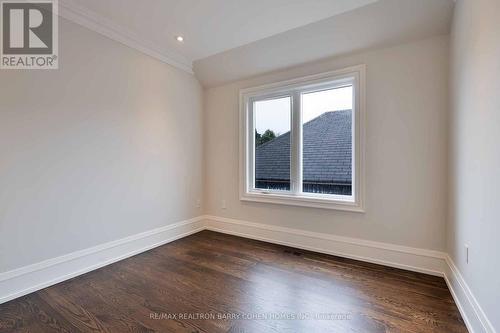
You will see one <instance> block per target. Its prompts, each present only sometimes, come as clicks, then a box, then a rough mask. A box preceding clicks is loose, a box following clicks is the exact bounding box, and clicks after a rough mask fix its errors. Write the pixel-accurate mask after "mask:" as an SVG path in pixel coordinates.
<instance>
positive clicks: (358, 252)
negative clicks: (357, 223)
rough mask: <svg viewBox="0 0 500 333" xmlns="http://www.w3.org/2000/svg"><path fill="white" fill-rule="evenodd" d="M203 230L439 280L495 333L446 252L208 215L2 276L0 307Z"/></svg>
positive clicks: (475, 332)
mask: <svg viewBox="0 0 500 333" xmlns="http://www.w3.org/2000/svg"><path fill="white" fill-rule="evenodd" d="M205 229H206V230H212V231H217V232H222V233H226V234H231V235H235V236H241V237H245V238H250V239H256V240H261V241H265V242H270V243H275V244H281V245H286V246H290V247H295V248H300V249H304V250H309V251H315V252H320V253H325V254H331V255H336V256H340V257H345V258H351V259H356V260H361V261H366V262H371V263H376V264H381V265H385V266H390V267H395V268H401V269H406V270H410V271H415V272H420V273H426V274H431V275H437V276H443V277H444V279H445V281H446V283H447V285H448V288H449V289H450V292H451V294H452V296H453V299H454V300H455V303H456V304H457V307H458V309H459V310H460V313H461V315H462V318H463V319H464V321H465V323H466V325H467V328H468V330H469V332H471V333H479V332H485V333H496V330H495V328H494V327H493V325H492V324H491V322H490V321H489V320H488V318H487V316H486V314H485V313H484V311H483V310H482V308H481V306H480V305H479V303H478V301H477V299H476V298H475V297H474V295H473V293H472V291H471V290H470V288H469V287H468V285H467V283H466V282H465V280H464V279H463V277H462V275H461V273H460V271H459V270H458V268H457V267H456V265H455V264H454V262H453V260H452V259H451V258H450V257H449V256H448V254H446V253H444V252H439V251H433V250H426V249H420V248H413V247H407V246H401V245H394V244H388V243H381V242H374V241H369V240H364V239H358V238H350V237H343V236H336V235H330V234H322V233H316V232H311V231H306V230H299V229H292V228H286V227H279V226H273V225H267V224H261V223H254V222H248V221H242V220H236V219H230V218H225V217H217V216H208V215H205V216H199V217H196V218H193V219H190V220H186V221H182V222H178V223H175V224H170V225H168V226H165V227H162V228H158V229H154V230H150V231H146V232H143V233H140V234H136V235H132V236H129V237H126V238H122V239H119V240H116V241H112V242H109V243H105V244H101V245H98V246H95V247H92V248H88V249H85V250H81V251H77V252H73V253H69V254H66V255H63V256H60V257H57V258H52V259H49V260H45V261H42V262H39V263H36V264H33V265H29V266H25V267H21V268H19V269H16V270H12V271H8V272H4V273H0V304H1V303H4V302H7V301H9V300H12V299H14V298H17V297H20V296H23V295H26V294H29V293H31V292H34V291H37V290H40V289H43V288H45V287H48V286H51V285H54V284H56V283H59V282H62V281H65V280H68V279H70V278H73V277H76V276H78V275H81V274H84V273H87V272H90V271H92V270H95V269H98V268H100V267H103V266H106V265H109V264H111V263H114V262H117V261H120V260H122V259H125V258H128V257H131V256H133V255H136V254H138V253H141V252H144V251H147V250H150V249H152V248H155V247H157V246H161V245H163V244H166V243H169V242H171V241H174V240H176V239H179V238H183V237H186V236H188V235H191V234H194V233H197V232H199V231H202V230H205Z"/></svg>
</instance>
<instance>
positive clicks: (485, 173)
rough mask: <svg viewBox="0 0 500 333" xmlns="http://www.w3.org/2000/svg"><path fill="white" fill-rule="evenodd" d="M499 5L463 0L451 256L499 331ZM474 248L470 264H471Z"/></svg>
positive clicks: (454, 70) (454, 43)
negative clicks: (466, 245) (467, 248)
mask: <svg viewBox="0 0 500 333" xmlns="http://www.w3.org/2000/svg"><path fill="white" fill-rule="evenodd" d="M499 13H500V2H499V1H498V0H477V1H461V0H459V1H457V4H456V8H455V18H454V23H453V27H452V39H451V54H452V62H451V63H452V66H451V74H452V75H451V81H450V86H451V116H450V120H451V130H450V134H451V135H450V144H451V155H450V205H449V208H450V215H449V222H448V251H449V253H450V256H451V257H452V259H453V261H454V262H455V263H456V265H457V267H458V269H459V270H460V271H461V273H462V275H463V277H464V279H465V281H466V282H467V284H468V285H469V287H470V289H471V290H472V293H473V294H474V295H475V297H476V298H477V301H478V303H479V304H481V307H482V308H483V310H484V312H485V314H486V316H487V317H488V318H489V319H490V320H491V323H492V325H493V326H494V327H495V328H496V329H497V330H500V316H499V315H498V314H499V310H498V305H499V303H498V302H499V297H500V296H499V295H500V279H499V275H500V269H499V266H498V257H499V255H500V242H499V241H498V237H499V235H500V213H499V209H500V203H499V198H500V177H499V175H500V145H499V142H500V37H499V31H500V20H499V16H498V15H499ZM465 244H468V245H469V263H468V264H467V263H466V259H465Z"/></svg>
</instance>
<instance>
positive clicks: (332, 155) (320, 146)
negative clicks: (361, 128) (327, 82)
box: [255, 110, 352, 183]
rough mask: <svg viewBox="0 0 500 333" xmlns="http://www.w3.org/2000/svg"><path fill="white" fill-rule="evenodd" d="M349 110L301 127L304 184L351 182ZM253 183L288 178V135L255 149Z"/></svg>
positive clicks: (315, 120) (333, 113) (350, 120)
mask: <svg viewBox="0 0 500 333" xmlns="http://www.w3.org/2000/svg"><path fill="white" fill-rule="evenodd" d="M351 124H352V115H351V110H342V111H330V112H326V113H323V114H322V115H321V116H319V117H317V118H314V119H312V120H311V121H309V122H307V123H305V124H304V129H303V143H304V145H303V169H304V176H303V177H304V181H305V182H319V183H351V179H352V169H351V166H352V135H351V133H352V132H351ZM255 157H256V158H255V164H256V168H255V169H256V170H255V172H256V179H257V180H288V179H290V132H287V133H284V134H282V135H280V136H278V137H277V138H275V139H273V140H271V141H268V142H266V143H264V144H262V145H260V146H258V147H257V148H256V149H255Z"/></svg>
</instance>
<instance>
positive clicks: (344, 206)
mask: <svg viewBox="0 0 500 333" xmlns="http://www.w3.org/2000/svg"><path fill="white" fill-rule="evenodd" d="M240 200H241V201H250V202H262V203H270V204H278V205H288V206H300V207H311V208H323V209H333V210H342V211H349V212H358V213H364V212H365V210H364V207H363V206H362V205H360V203H359V202H354V201H351V200H347V199H341V198H338V199H337V198H336V199H329V198H323V197H313V196H296V195H282V194H276V193H253V192H249V193H244V194H243V195H242V196H241V197H240Z"/></svg>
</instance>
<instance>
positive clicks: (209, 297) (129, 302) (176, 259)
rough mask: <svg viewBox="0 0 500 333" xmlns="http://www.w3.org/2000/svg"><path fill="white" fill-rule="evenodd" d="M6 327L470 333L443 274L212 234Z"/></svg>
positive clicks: (112, 271)
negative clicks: (439, 275)
mask: <svg viewBox="0 0 500 333" xmlns="http://www.w3.org/2000/svg"><path fill="white" fill-rule="evenodd" d="M0 332H210V333H212V332H235V333H236V332H238V333H243V332H249V333H254V332H255V333H257V332H308V333H309V332H311V333H315V332H467V330H466V328H465V326H464V323H463V321H462V318H461V317H460V314H459V312H458V309H457V307H456V305H455V303H454V302H453V299H452V297H451V295H450V292H449V291H448V288H447V287H446V284H445V282H444V280H443V279H442V278H439V277H434V276H429V275H424V274H419V273H413V272H408V271H404V270H399V269H393V268H388V267H384V266H380V265H375V264H368V263H362V262H359V261H355V260H350V259H343V258H339V257H333V256H328V255H322V254H317V253H312V252H307V251H302V250H297V249H292V248H287V247H284V246H279V245H273V244H268V243H264V242H258V241H253V240H248V239H244V238H239V237H234V236H228V235H224V234H220V233H215V232H210V231H203V232H200V233H198V234H195V235H192V236H189V237H186V238H184V239H181V240H178V241H175V242H172V243H170V244H167V245H164V246H161V247H158V248H156V249H154V250H151V251H148V252H145V253H142V254H139V255H136V256H134V257H132V258H129V259H126V260H123V261H120V262H118V263H115V264H113V265H110V266H107V267H104V268H101V269H99V270H96V271H93V272H90V273H87V274H85V275H82V276H79V277H77V278H74V279H71V280H68V281H65V282H63V283H59V284H57V285H55V286H52V287H49V288H46V289H43V290H40V291H38V292H35V293H32V294H30V295H27V296H24V297H21V298H18V299H16V300H13V301H11V302H8V303H5V304H2V305H0Z"/></svg>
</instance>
